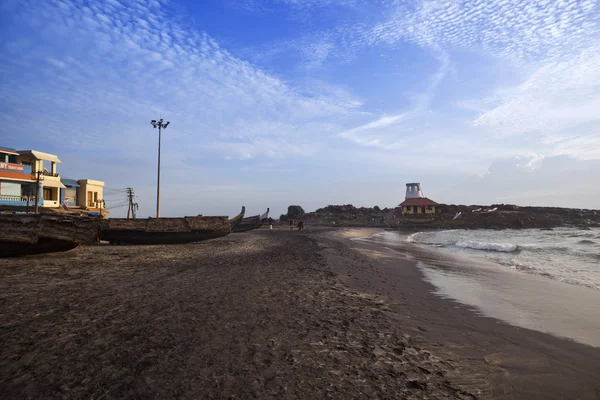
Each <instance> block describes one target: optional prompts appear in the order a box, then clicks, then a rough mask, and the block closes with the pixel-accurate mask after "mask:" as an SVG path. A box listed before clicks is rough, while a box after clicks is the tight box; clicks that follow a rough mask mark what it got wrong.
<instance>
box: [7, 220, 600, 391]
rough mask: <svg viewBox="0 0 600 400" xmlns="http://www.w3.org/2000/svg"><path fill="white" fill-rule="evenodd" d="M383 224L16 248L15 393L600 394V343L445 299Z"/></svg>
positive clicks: (11, 268) (11, 307)
mask: <svg viewBox="0 0 600 400" xmlns="http://www.w3.org/2000/svg"><path fill="white" fill-rule="evenodd" d="M372 233H373V231H372V230H332V229H314V230H308V231H306V232H304V233H299V232H296V231H294V232H290V231H287V230H276V231H275V232H273V233H270V232H268V231H254V232H251V233H244V234H232V235H229V236H227V237H224V238H221V239H217V240H213V241H207V242H202V243H197V244H189V245H175V246H135V247H134V246H107V245H100V246H87V247H80V248H77V249H75V250H72V251H70V252H67V253H57V254H52V255H44V256H31V257H25V258H20V259H1V260H0V275H1V279H0V287H1V291H0V293H1V294H0V299H1V301H2V319H1V320H2V322H1V329H0V339H1V340H2V343H3V346H2V348H1V350H0V351H1V353H2V354H1V358H0V371H1V372H0V385H1V388H2V389H1V391H2V393H4V396H3V397H4V398H11V399H12V398H50V397H51V398H64V399H79V398H96V399H98V398H104V399H110V398H131V397H136V398H190V399H191V398H193V399H198V398H207V399H210V398H261V399H264V398H277V399H281V398H340V399H349V398H397V399H404V398H456V399H473V398H506V399H536V398H539V399H563V398H580V399H596V398H598V396H599V394H600V349H598V348H594V347H591V346H586V345H583V344H579V343H575V342H572V341H568V340H564V339H559V338H556V337H553V336H551V335H548V334H544V333H539V332H536V331H531V330H528V329H523V328H516V327H512V326H509V325H507V324H504V323H501V322H499V321H498V320H495V319H492V318H486V317H480V316H478V315H477V314H476V313H475V312H474V311H473V310H470V309H469V308H468V307H466V306H462V305H460V304H458V303H455V302H452V301H449V300H444V299H441V298H439V297H436V296H435V295H433V294H432V293H431V292H432V290H433V287H432V286H431V285H430V284H429V283H427V282H425V281H424V280H423V279H422V278H423V276H422V275H421V272H420V271H419V269H418V268H417V267H416V265H415V262H414V261H411V260H409V259H406V258H403V257H401V256H399V255H398V254H396V253H394V252H392V251H387V250H385V249H382V248H381V247H377V246H373V245H371V244H368V243H360V242H356V241H352V240H350V238H353V237H359V236H361V235H365V236H368V235H370V234H372Z"/></svg>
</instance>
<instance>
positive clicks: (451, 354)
mask: <svg viewBox="0 0 600 400" xmlns="http://www.w3.org/2000/svg"><path fill="white" fill-rule="evenodd" d="M321 235H322V236H324V237H326V238H330V239H332V240H331V241H330V242H327V241H325V240H320V243H322V245H323V246H325V247H326V248H325V251H326V252H329V257H328V263H329V265H331V266H332V267H333V268H334V271H335V272H336V273H337V274H338V276H339V277H340V278H341V279H342V281H343V282H344V283H345V284H346V285H348V287H350V288H354V289H355V290H361V291H366V292H369V293H376V294H378V295H379V296H380V297H379V298H380V299H383V301H385V302H386V304H389V306H390V309H391V310H393V311H394V312H395V313H396V317H397V318H398V323H399V324H400V325H401V326H403V327H404V329H405V330H406V332H407V333H408V334H410V335H411V337H412V338H413V340H414V342H415V343H417V344H418V346H419V347H421V348H427V349H428V350H429V351H431V352H432V353H434V354H436V355H437V356H439V357H441V358H442V359H444V360H446V361H447V362H449V363H450V364H451V365H452V366H453V367H454V369H453V370H452V372H451V373H450V374H449V376H448V377H449V379H450V381H452V382H453V384H455V385H458V386H459V387H460V388H461V389H463V390H465V391H468V392H470V393H474V394H476V395H477V396H478V397H480V398H493V399H575V398H577V399H598V398H600V348H597V347H591V346H588V345H585V344H580V343H576V342H574V341H571V340H567V339H561V338H557V337H555V336H552V335H549V334H545V333H541V332H538V331H534V330H529V329H523V328H519V327H514V326H511V325H508V324H506V323H503V322H502V321H499V320H497V319H494V318H488V317H483V316H481V315H480V314H479V313H478V311H477V310H475V309H472V308H470V307H468V306H465V305H462V304H460V303H456V302H453V301H451V300H447V299H443V298H441V297H438V296H434V295H432V294H431V293H433V292H435V291H436V288H435V287H434V286H432V285H431V284H430V283H428V282H426V281H425V280H424V279H423V278H424V277H423V275H422V273H421V271H420V270H419V269H418V268H416V263H417V261H411V260H410V259H408V258H406V257H403V256H402V253H401V252H398V251H397V250H396V251H395V250H392V249H387V248H385V247H383V246H381V245H375V244H373V243H370V242H363V241H352V240H350V239H347V238H345V237H344V236H345V235H344V234H341V235H340V234H339V233H330V232H329V233H327V232H323V233H321ZM358 236H360V235H354V234H353V235H351V237H354V238H356V237H358ZM365 236H366V235H365ZM338 243H340V244H339V245H338ZM340 245H341V246H342V247H338V246H340ZM344 248H350V249H351V250H350V251H348V250H344ZM342 252H344V253H345V254H346V255H340V254H341V253H342ZM405 255H408V254H405ZM336 267H337V268H339V269H336ZM547 295H548V296H552V293H548V294H547Z"/></svg>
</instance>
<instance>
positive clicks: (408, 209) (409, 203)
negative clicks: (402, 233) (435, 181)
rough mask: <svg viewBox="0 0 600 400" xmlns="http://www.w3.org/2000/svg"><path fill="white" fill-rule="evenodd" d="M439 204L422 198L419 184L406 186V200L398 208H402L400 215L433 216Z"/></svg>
mask: <svg viewBox="0 0 600 400" xmlns="http://www.w3.org/2000/svg"><path fill="white" fill-rule="evenodd" d="M438 205H439V204H438V203H436V202H435V201H433V200H431V199H430V198H427V197H425V196H423V192H422V191H421V184H420V183H407V184H406V200H404V201H403V202H402V203H400V205H399V206H398V207H402V214H405V215H407V214H408V215H412V214H435V212H436V206H438Z"/></svg>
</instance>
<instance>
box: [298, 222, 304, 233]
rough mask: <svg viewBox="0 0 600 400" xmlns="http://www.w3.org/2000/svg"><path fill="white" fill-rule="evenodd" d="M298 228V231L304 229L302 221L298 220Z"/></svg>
mask: <svg viewBox="0 0 600 400" xmlns="http://www.w3.org/2000/svg"><path fill="white" fill-rule="evenodd" d="M298 230H299V231H303V230H304V221H300V222H298Z"/></svg>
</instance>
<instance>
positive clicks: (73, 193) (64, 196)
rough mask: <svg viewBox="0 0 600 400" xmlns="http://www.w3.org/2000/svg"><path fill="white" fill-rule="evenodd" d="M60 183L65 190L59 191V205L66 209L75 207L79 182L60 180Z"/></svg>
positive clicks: (66, 179)
mask: <svg viewBox="0 0 600 400" xmlns="http://www.w3.org/2000/svg"><path fill="white" fill-rule="evenodd" d="M60 183H62V184H63V185H64V186H65V188H64V189H62V190H61V191H60V204H64V205H66V206H67V207H76V206H77V205H78V204H77V195H78V190H79V187H80V185H79V182H77V181H76V180H75V179H68V178H60Z"/></svg>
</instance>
